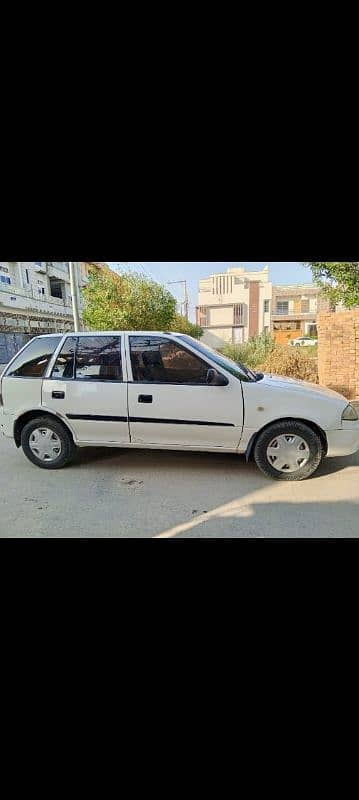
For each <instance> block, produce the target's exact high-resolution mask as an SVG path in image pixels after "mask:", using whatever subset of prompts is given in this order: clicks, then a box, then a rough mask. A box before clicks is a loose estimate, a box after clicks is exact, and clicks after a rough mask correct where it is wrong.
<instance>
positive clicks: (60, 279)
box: [0, 261, 102, 335]
mask: <svg viewBox="0 0 359 800" xmlns="http://www.w3.org/2000/svg"><path fill="white" fill-rule="evenodd" d="M94 266H97V267H99V268H100V267H101V266H102V264H100V262H96V263H95V264H94ZM89 267H90V264H89V263H88V262H77V276H78V287H77V290H78V297H79V302H80V307H81V306H82V300H81V293H80V289H81V288H83V287H84V286H85V285H86V283H87V280H88V272H89ZM71 303H72V299H71V286H70V275H69V265H68V261H0V331H1V332H3V333H23V334H25V333H26V334H32V335H36V334H39V333H56V332H57V331H60V332H62V331H66V330H71V329H72V328H73V316H72V308H71Z"/></svg>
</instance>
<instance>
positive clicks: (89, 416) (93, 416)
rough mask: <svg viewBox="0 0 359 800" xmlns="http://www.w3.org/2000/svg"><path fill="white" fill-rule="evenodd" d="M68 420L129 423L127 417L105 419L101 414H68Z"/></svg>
mask: <svg viewBox="0 0 359 800" xmlns="http://www.w3.org/2000/svg"><path fill="white" fill-rule="evenodd" d="M66 416H67V419H84V420H90V422H128V418H127V417H105V416H101V415H99V414H66Z"/></svg>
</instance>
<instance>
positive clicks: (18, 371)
mask: <svg viewBox="0 0 359 800" xmlns="http://www.w3.org/2000/svg"><path fill="white" fill-rule="evenodd" d="M61 339H62V336H51V337H50V336H48V337H46V336H41V337H37V338H36V339H32V340H31V342H29V344H28V345H27V347H26V348H25V350H23V352H22V353H20V355H18V357H17V358H16V359H15V361H14V362H13V363H12V364H11V367H10V369H9V371H8V372H7V373H6V376H7V377H9V376H10V377H12V378H42V377H43V375H44V374H45V371H46V367H47V365H48V363H49V361H50V358H51V356H52V355H53V354H54V352H55V350H56V348H57V347H58V345H59V344H60V341H61Z"/></svg>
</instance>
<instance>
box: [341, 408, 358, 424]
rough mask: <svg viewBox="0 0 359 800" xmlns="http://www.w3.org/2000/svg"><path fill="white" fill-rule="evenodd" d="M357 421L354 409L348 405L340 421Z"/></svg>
mask: <svg viewBox="0 0 359 800" xmlns="http://www.w3.org/2000/svg"><path fill="white" fill-rule="evenodd" d="M358 419H359V417H358V414H357V412H356V410H355V408H353V406H351V405H350V403H349V405H348V406H347V407H346V408H345V409H344V411H343V413H342V420H345V421H346V422H356V420H358Z"/></svg>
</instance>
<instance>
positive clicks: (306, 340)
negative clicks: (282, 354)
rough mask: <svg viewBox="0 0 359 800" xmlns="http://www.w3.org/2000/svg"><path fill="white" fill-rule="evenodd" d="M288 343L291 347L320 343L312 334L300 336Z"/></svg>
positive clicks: (313, 345) (311, 345)
mask: <svg viewBox="0 0 359 800" xmlns="http://www.w3.org/2000/svg"><path fill="white" fill-rule="evenodd" d="M288 344H289V345H290V346H291V347H315V346H316V345H317V344H318V339H312V338H311V337H310V336H299V337H298V339H291V341H290V342H288Z"/></svg>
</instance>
